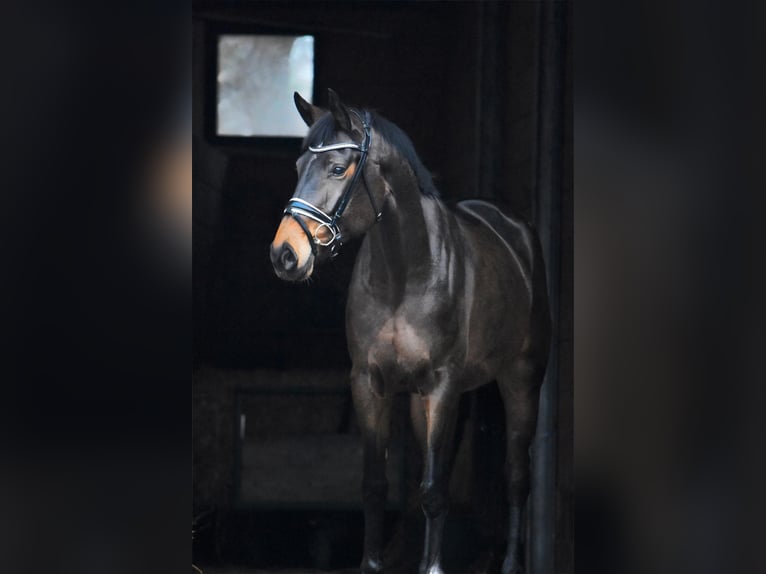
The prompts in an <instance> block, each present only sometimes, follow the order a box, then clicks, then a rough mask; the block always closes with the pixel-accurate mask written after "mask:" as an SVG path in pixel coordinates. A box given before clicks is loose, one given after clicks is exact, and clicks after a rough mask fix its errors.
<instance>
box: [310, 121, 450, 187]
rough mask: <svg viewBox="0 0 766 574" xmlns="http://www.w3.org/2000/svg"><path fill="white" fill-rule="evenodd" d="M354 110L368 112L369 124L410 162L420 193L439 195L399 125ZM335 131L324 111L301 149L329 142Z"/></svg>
mask: <svg viewBox="0 0 766 574" xmlns="http://www.w3.org/2000/svg"><path fill="white" fill-rule="evenodd" d="M355 111H356V112H357V113H358V114H359V115H360V116H362V117H364V114H365V113H369V115H370V125H371V126H373V127H375V129H376V130H377V132H378V133H379V134H380V135H381V136H382V137H383V138H384V139H385V140H386V141H387V142H388V143H389V144H391V145H392V146H393V147H394V148H396V149H397V150H398V151H399V153H400V154H401V156H402V157H403V158H404V159H405V160H406V161H407V163H409V164H410V167H411V168H412V171H413V172H414V173H415V177H416V178H417V180H418V187H419V188H420V193H422V194H423V195H425V196H426V197H439V191H438V190H437V189H436V186H435V185H434V181H433V177H432V176H431V172H429V171H428V169H427V168H426V166H424V165H423V162H422V161H420V158H419V157H418V154H417V152H416V151H415V146H414V145H412V141H411V140H410V138H409V137H408V136H407V134H406V133H404V131H402V129H401V128H400V127H399V126H397V125H396V124H394V123H393V122H390V121H388V120H387V119H386V118H384V117H382V116H380V115H378V114H377V113H375V112H371V111H366V110H355ZM336 131H337V129H336V126H335V118H333V116H332V114H330V113H326V114H324V115H322V116H321V117H320V118H319V119H318V120H317V121H316V122H314V125H312V126H311V129H310V130H309V133H308V134H307V135H306V138H305V139H304V140H303V150H304V151H305V150H306V149H308V146H318V145H320V144H322V143H325V142H329V141H330V140H331V138H332V137H333V136H334V135H335V133H336Z"/></svg>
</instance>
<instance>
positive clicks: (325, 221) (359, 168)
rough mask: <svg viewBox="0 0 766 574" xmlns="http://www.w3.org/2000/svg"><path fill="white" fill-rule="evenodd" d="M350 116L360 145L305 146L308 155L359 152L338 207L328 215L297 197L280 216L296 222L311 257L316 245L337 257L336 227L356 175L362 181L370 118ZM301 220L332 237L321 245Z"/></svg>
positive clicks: (372, 201)
mask: <svg viewBox="0 0 766 574" xmlns="http://www.w3.org/2000/svg"><path fill="white" fill-rule="evenodd" d="M351 112H352V113H353V114H354V115H356V116H357V117H358V118H359V119H360V120H361V122H362V128H363V129H364V139H363V140H362V144H361V145H359V144H357V143H354V142H342V143H335V144H330V145H323V144H322V143H320V144H319V145H318V146H316V147H313V146H309V148H308V149H309V151H310V152H312V153H325V152H328V151H333V150H339V149H355V150H359V151H360V152H361V157H360V158H359V161H358V162H357V164H356V170H355V171H354V174H353V175H352V176H351V181H350V182H349V184H348V186H347V187H346V189H345V190H344V191H343V195H342V196H341V197H340V200H338V204H337V205H336V207H335V213H333V214H332V215H328V214H327V213H325V212H324V211H322V210H321V209H319V208H318V207H317V206H316V205H313V204H312V203H309V202H308V201H306V200H305V199H301V198H299V197H293V198H291V199H290V201H288V202H287V206H286V207H285V210H284V214H285V215H290V216H292V218H293V219H295V221H297V222H298V225H300V226H301V229H303V232H304V233H305V234H306V237H307V238H308V240H309V245H311V252H312V253H313V254H314V256H316V254H317V245H321V246H322V247H329V248H330V254H331V255H332V256H333V257H335V256H336V255H337V254H338V252H337V249H338V247H339V246H341V245H343V237H342V235H341V232H340V226H339V224H340V218H341V217H342V216H343V212H344V211H345V210H346V207H347V206H348V202H349V201H350V200H351V194H352V193H353V191H354V187H355V186H356V181H357V180H358V179H359V175H360V174H362V178H363V179H364V164H365V161H366V160H367V154H368V152H369V151H370V142H371V140H372V135H371V132H370V122H369V119H370V114H369V112H365V113H364V117H362V116H361V115H360V114H359V113H358V112H357V111H356V110H351ZM364 188H365V189H366V190H367V195H368V197H369V198H370V204H371V205H372V209H373V211H374V212H375V221H376V222H377V221H380V218H381V217H382V215H383V214H382V212H380V211H379V210H378V206H377V204H376V203H375V198H374V197H373V195H372V190H371V189H370V187H369V186H368V185H367V182H366V181H365V185H364ZM302 217H305V218H307V219H311V220H313V221H316V222H317V223H318V224H319V227H317V229H316V231H317V233H318V232H319V230H320V229H321V228H322V227H325V228H327V230H328V231H329V232H330V233H331V234H332V236H331V237H330V239H329V240H327V241H321V240H320V239H319V238H318V237H316V235H312V234H311V231H310V230H309V228H308V226H307V225H306V222H305V221H303V219H301V218H302Z"/></svg>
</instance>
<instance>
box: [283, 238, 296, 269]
mask: <svg viewBox="0 0 766 574" xmlns="http://www.w3.org/2000/svg"><path fill="white" fill-rule="evenodd" d="M279 260H280V262H281V263H282V269H284V270H285V271H291V270H292V269H294V268H295V264H296V263H298V258H297V257H296V256H295V251H293V248H292V247H290V246H289V245H288V244H287V243H285V245H284V247H282V254H281V255H280V257H279Z"/></svg>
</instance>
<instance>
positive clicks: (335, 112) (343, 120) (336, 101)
mask: <svg viewBox="0 0 766 574" xmlns="http://www.w3.org/2000/svg"><path fill="white" fill-rule="evenodd" d="M327 96H328V98H329V102H330V113H331V114H332V117H334V118H335V123H336V124H337V125H338V127H339V128H340V129H342V130H343V131H344V132H346V133H348V134H350V133H351V116H349V113H348V108H347V107H346V106H345V104H343V102H341V101H340V98H339V97H338V94H336V93H335V90H332V89H330V88H327Z"/></svg>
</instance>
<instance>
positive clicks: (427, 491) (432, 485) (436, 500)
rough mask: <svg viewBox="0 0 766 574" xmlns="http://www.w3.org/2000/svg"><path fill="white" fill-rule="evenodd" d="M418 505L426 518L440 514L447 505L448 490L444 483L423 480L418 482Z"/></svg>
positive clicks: (444, 510) (445, 509)
mask: <svg viewBox="0 0 766 574" xmlns="http://www.w3.org/2000/svg"><path fill="white" fill-rule="evenodd" d="M420 506H421V507H422V508H423V513H424V514H425V515H426V518H434V517H437V516H441V515H442V514H444V513H445V512H446V511H447V508H448V506H449V498H448V492H447V488H446V486H445V485H442V484H439V483H436V482H433V481H424V482H422V483H421V484H420Z"/></svg>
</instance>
